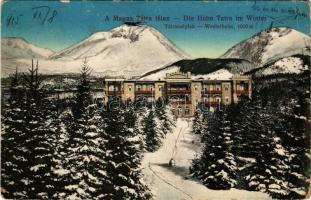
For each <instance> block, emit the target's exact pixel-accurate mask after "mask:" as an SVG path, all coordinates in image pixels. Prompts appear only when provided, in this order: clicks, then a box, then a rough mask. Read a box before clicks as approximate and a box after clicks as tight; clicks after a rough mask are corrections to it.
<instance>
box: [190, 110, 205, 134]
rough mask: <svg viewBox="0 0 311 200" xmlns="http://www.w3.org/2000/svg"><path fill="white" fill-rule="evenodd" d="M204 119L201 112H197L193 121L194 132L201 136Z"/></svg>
mask: <svg viewBox="0 0 311 200" xmlns="http://www.w3.org/2000/svg"><path fill="white" fill-rule="evenodd" d="M202 123H203V117H202V113H201V111H200V110H196V111H195V113H194V116H193V120H192V132H193V133H194V134H201V131H202V126H203V124H202Z"/></svg>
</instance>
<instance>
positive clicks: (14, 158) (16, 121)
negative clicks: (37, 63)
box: [1, 72, 28, 199]
mask: <svg viewBox="0 0 311 200" xmlns="http://www.w3.org/2000/svg"><path fill="white" fill-rule="evenodd" d="M10 78H11V86H10V98H9V99H8V102H7V103H6V104H5V105H3V106H2V118H3V119H2V125H3V132H2V133H1V136H2V137H1V187H2V190H1V192H2V195H3V196H4V197H5V198H9V199H13V198H17V199H22V198H27V197H28V196H27V195H28V194H27V192H26V189H25V187H26V185H25V183H24V182H22V181H21V180H22V177H25V176H26V173H27V172H26V171H25V169H24V168H23V167H22V166H24V165H26V166H27V160H26V152H25V148H24V147H23V146H21V145H22V143H23V141H25V140H26V138H27V135H26V133H25V128H26V123H25V119H24V117H25V114H26V109H25V101H26V99H25V91H24V90H23V89H22V87H19V86H20V83H19V82H18V80H19V78H20V76H19V75H18V74H17V72H16V74H15V75H14V76H12V77H10Z"/></svg>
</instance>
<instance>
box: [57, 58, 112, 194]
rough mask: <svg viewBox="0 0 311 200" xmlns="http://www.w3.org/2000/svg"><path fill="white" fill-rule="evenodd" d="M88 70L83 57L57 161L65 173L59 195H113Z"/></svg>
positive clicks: (104, 143)
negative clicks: (60, 160) (63, 147)
mask: <svg viewBox="0 0 311 200" xmlns="http://www.w3.org/2000/svg"><path fill="white" fill-rule="evenodd" d="M89 74H90V69H89V67H88V65H87V63H86V61H84V62H83V66H82V69H81V73H80V79H79V84H78V88H77V94H76V97H75V98H74V103H73V107H72V116H73V119H72V120H73V121H72V123H71V124H70V125H69V126H68V127H67V130H66V131H67V132H68V139H67V141H66V144H65V145H66V147H67V151H66V154H65V155H64V161H63V163H62V164H61V165H60V166H62V167H63V169H64V170H65V172H68V173H64V174H63V177H62V182H63V184H64V188H63V191H59V192H58V194H57V197H58V198H74V199H90V198H92V199H105V198H106V199H108V198H109V197H110V196H111V195H112V194H111V190H110V188H111V184H110V182H109V180H108V177H107V172H106V162H105V157H106V149H105V145H106V141H105V140H104V138H105V134H106V133H105V131H104V130H103V129H102V128H100V127H102V126H100V125H99V123H100V122H101V118H100V115H99V114H97V112H96V108H95V105H94V104H92V100H91V93H90V88H91V86H90V82H89ZM69 116H70V115H69ZM59 170H60V169H59Z"/></svg>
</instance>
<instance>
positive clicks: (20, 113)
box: [2, 62, 55, 199]
mask: <svg viewBox="0 0 311 200" xmlns="http://www.w3.org/2000/svg"><path fill="white" fill-rule="evenodd" d="M22 80H23V83H22V85H23V87H22V88H19V89H18V88H12V90H14V93H15V94H14V95H12V96H11V98H15V99H11V100H9V105H8V107H7V110H6V112H5V115H6V120H4V123H5V124H6V125H5V129H4V131H5V134H4V136H3V141H2V145H3V147H2V155H3V156H2V173H3V177H2V178H3V179H2V186H3V188H4V190H5V192H4V195H5V196H6V197H8V198H30V199H31V198H32V199H36V198H39V199H44V198H51V196H52V192H53V189H54V182H53V177H52V176H51V169H52V168H53V166H54V165H55V163H54V161H53V155H54V148H53V141H54V140H55V138H54V136H55V134H54V131H53V127H52V126H51V125H50V124H49V122H51V120H53V119H52V118H51V115H49V114H48V113H51V110H52V103H51V102H50V101H49V100H48V99H47V98H46V97H45V96H44V93H45V91H44V90H43V88H42V84H41V83H42V77H41V76H40V75H39V74H38V63H37V66H36V67H34V64H33V62H32V68H31V69H29V72H28V73H26V74H23V77H22ZM16 87H17V86H16ZM16 97H19V98H16Z"/></svg>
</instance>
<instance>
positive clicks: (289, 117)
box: [274, 102, 310, 199]
mask: <svg viewBox="0 0 311 200" xmlns="http://www.w3.org/2000/svg"><path fill="white" fill-rule="evenodd" d="M301 103H303V102H300V103H298V102H296V103H295V105H294V106H293V105H288V106H286V105H283V106H282V107H283V108H284V110H283V112H282V113H280V114H279V115H278V119H279V120H278V121H277V122H275V124H279V128H278V129H277V135H278V137H279V138H280V142H281V144H280V145H282V147H284V149H285V150H284V151H285V152H288V154H289V155H290V157H289V158H288V159H289V161H290V162H289V169H287V170H286V174H285V177H286V181H287V182H288V187H289V194H288V195H287V196H286V197H285V198H287V199H301V198H304V197H305V195H306V191H307V188H308V182H307V179H308V178H309V177H308V174H307V172H306V169H308V167H309V165H310V159H309V158H308V157H307V156H306V154H307V151H308V149H309V148H310V146H309V145H310V144H309V142H308V141H310V140H308V139H307V138H308V131H307V130H308V122H307V118H306V117H305V116H304V115H303V114H302V113H301V111H302V110H300V108H301V106H297V105H301ZM274 113H275V112H274Z"/></svg>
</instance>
